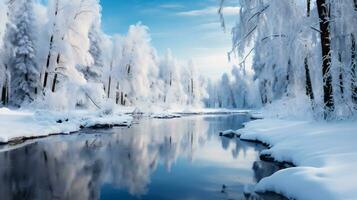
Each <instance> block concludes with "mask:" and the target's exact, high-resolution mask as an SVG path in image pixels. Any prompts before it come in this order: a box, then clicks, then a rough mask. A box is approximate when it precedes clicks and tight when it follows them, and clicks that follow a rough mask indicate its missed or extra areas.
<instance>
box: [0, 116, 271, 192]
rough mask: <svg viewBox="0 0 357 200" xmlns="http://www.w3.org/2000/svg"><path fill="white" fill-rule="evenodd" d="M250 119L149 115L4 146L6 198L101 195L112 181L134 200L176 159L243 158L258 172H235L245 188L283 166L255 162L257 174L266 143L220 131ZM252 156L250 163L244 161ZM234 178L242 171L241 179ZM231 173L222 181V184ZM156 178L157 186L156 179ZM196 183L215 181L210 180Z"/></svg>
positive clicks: (1, 174) (1, 180) (1, 170)
mask: <svg viewBox="0 0 357 200" xmlns="http://www.w3.org/2000/svg"><path fill="white" fill-rule="evenodd" d="M247 120H248V119H247V117H246V116H244V115H230V116H206V117H203V116H194V117H184V118H180V119H170V120H157V119H142V120H140V123H139V124H136V125H134V126H133V127H131V128H129V129H127V128H116V129H111V130H96V131H93V130H85V131H83V132H82V133H81V134H76V135H71V136H55V137H50V138H46V139H41V140H37V141H30V142H29V144H26V145H23V146H22V147H19V148H16V149H13V150H7V151H6V150H3V152H1V153H0V163H1V165H0V195H1V199H99V198H100V196H101V191H102V187H103V186H104V185H108V184H109V185H110V186H111V187H113V188H116V189H118V190H120V191H125V192H126V193H129V194H130V195H132V198H134V199H135V198H139V197H143V196H145V195H148V193H150V189H151V188H150V185H151V179H152V178H153V177H152V176H153V174H157V173H158V172H155V171H160V170H158V168H160V167H161V168H164V169H165V171H166V172H167V173H169V174H170V171H171V169H172V167H174V166H175V165H177V166H180V164H176V163H175V162H177V163H180V160H185V162H187V163H191V164H198V166H206V165H208V164H207V163H215V164H214V165H210V167H212V166H215V167H216V168H217V171H218V172H220V171H222V169H223V170H225V169H227V173H229V170H230V169H231V168H234V167H237V166H239V165H240V163H243V164H242V165H246V166H245V168H247V169H249V170H250V171H251V174H248V176H249V177H251V178H249V177H248V181H245V180H243V179H244V178H247V177H246V176H245V175H244V176H243V175H242V177H244V178H242V180H239V179H240V178H239V177H240V176H236V174H231V178H229V179H227V180H230V182H232V180H233V181H234V182H238V183H237V185H239V187H240V188H242V187H243V184H244V183H254V182H255V181H256V180H260V179H261V178H262V177H265V176H266V175H270V174H271V173H273V172H274V171H276V169H275V168H274V166H270V167H266V166H263V165H262V164H261V163H258V162H256V163H255V164H254V170H255V171H256V172H257V173H255V177H254V172H253V170H252V167H253V163H254V161H256V160H257V159H258V152H259V151H260V150H261V149H262V147H261V146H259V145H254V144H247V143H244V142H240V141H237V140H235V139H233V140H229V139H226V138H219V137H218V136H217V135H218V132H219V131H222V130H225V129H237V128H240V127H241V125H242V123H243V122H245V121H247ZM219 143H221V145H219ZM220 146H221V147H220ZM222 147H223V148H222ZM213 148H214V149H213ZM212 149H213V150H212ZM210 152H213V153H212V154H211V153H210ZM217 152H223V153H224V155H226V156H227V155H228V156H227V159H225V160H224V159H220V158H222V156H221V155H222V154H218V153H217ZM215 153H217V155H218V156H217V155H215ZM216 157H217V158H218V159H216ZM221 160H222V161H221ZM247 160H249V162H247V163H245V162H246V161H247ZM222 163H223V164H222ZM221 165H222V166H221ZM182 166H184V165H182ZM185 166H186V165H185ZM217 166H219V167H220V168H219V169H218V167H217ZM196 168H197V166H196ZM273 168H274V169H273ZM204 169H206V168H205V167H202V174H203V175H205V174H204V173H206V172H209V171H204ZM207 169H208V168H207ZM185 170H188V171H184V174H186V173H187V174H190V172H189V170H190V169H186V168H185ZM199 170H200V169H199ZM249 173H250V172H249ZM207 175H212V174H209V173H207ZM158 176H161V177H162V176H163V175H162V174H159V175H158ZM165 176H166V175H165ZM202 177H203V176H202ZM233 177H238V178H237V180H234V178H233ZM184 178H187V177H183V179H184ZM211 178H212V177H211ZM196 179H199V178H196ZM206 179H207V176H204V179H203V178H202V180H201V179H199V181H200V183H202V181H203V183H204V180H206ZM155 180H156V179H155ZM225 180H226V179H224V178H222V180H217V181H216V182H217V184H220V183H221V182H220V181H225ZM228 182H229V181H228ZM152 184H153V185H157V184H156V182H155V181H153V183H152ZM173 184H174V183H173ZM173 187H176V186H173ZM197 187H202V188H204V189H205V190H207V188H208V186H207V188H205V187H206V186H205V185H199V186H197ZM216 189H217V191H214V192H215V194H216V195H217V197H229V198H233V197H231V196H229V195H228V196H227V194H224V195H223V194H220V189H221V188H218V187H217V188H216ZM153 190H155V188H153ZM156 190H160V188H159V189H157V188H156ZM162 190H164V188H163V189H162ZM177 190H179V188H177ZM207 191H212V189H209V190H207ZM162 192H163V193H164V192H165V191H162ZM178 192H180V191H178ZM184 192H185V191H182V193H184ZM207 193H209V192H207ZM236 193H242V191H238V189H237V191H233V194H232V195H233V196H234V195H236V197H237V194H236ZM167 195H171V196H175V194H167ZM219 195H221V196H219ZM222 195H223V196H222ZM238 196H239V195H238ZM146 197H148V198H149V196H146ZM173 199H174V198H173Z"/></svg>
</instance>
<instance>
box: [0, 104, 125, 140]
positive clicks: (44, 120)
mask: <svg viewBox="0 0 357 200" xmlns="http://www.w3.org/2000/svg"><path fill="white" fill-rule="evenodd" d="M131 121H132V117H131V116H129V115H127V114H123V113H119V112H113V113H108V112H105V111H80V110H77V111H68V112H55V111H49V110H36V111H26V110H10V109H8V108H1V109H0V143H7V142H9V141H14V140H18V139H26V138H32V137H40V136H47V135H51V134H59V133H61V134H69V133H71V132H75V131H78V130H79V129H81V128H84V127H92V126H95V125H108V126H112V125H123V126H129V125H130V124H131Z"/></svg>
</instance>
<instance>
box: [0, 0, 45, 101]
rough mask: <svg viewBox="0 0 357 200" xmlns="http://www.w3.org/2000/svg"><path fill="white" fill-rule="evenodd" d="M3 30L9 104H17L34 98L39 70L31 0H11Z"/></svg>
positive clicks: (38, 79)
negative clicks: (8, 81)
mask: <svg viewBox="0 0 357 200" xmlns="http://www.w3.org/2000/svg"><path fill="white" fill-rule="evenodd" d="M12 4H14V5H11V12H10V14H9V22H8V24H7V29H6V36H5V37H6V40H7V44H6V46H7V47H6V50H7V51H8V52H7V56H8V58H7V61H6V65H7V67H8V70H9V72H10V75H11V82H10V91H11V93H10V103H11V104H13V105H16V106H20V105H21V104H22V103H23V102H31V101H33V100H34V99H35V98H36V95H37V92H38V88H39V81H40V73H39V69H38V66H37V63H36V60H35V55H36V52H35V44H34V43H35V40H36V38H35V27H36V26H35V24H34V21H35V19H34V18H33V16H34V13H33V1H32V0H22V1H20V0H19V1H14V2H13V3H12Z"/></svg>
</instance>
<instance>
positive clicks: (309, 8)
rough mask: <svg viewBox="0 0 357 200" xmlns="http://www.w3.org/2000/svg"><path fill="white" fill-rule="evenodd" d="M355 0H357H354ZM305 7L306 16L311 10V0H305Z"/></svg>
mask: <svg viewBox="0 0 357 200" xmlns="http://www.w3.org/2000/svg"><path fill="white" fill-rule="evenodd" d="M356 1H357V0H356ZM306 3H307V7H306V16H307V17H310V11H311V0H306Z"/></svg>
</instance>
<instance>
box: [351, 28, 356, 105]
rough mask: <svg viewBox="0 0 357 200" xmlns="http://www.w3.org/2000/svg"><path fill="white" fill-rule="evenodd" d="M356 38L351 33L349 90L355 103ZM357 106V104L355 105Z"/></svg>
mask: <svg viewBox="0 0 357 200" xmlns="http://www.w3.org/2000/svg"><path fill="white" fill-rule="evenodd" d="M356 66H357V63H356V39H355V37H354V35H353V34H351V90H352V101H353V103H354V104H355V105H357V83H356V82H357V74H356ZM355 107H356V108H357V106H355Z"/></svg>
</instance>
